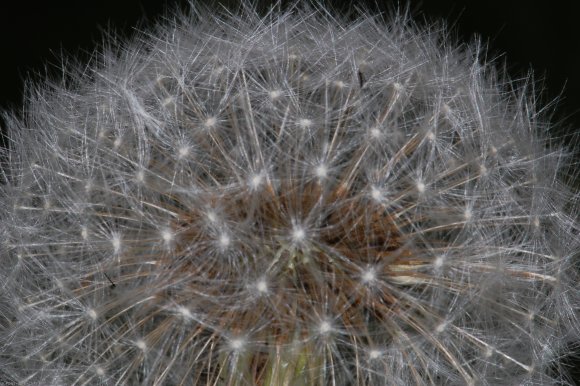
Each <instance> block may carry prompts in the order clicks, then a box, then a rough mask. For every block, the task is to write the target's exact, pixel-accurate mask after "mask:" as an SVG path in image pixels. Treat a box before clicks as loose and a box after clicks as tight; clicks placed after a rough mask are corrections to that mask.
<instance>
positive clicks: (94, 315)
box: [87, 308, 99, 321]
mask: <svg viewBox="0 0 580 386" xmlns="http://www.w3.org/2000/svg"><path fill="white" fill-rule="evenodd" d="M87 316H88V317H89V318H91V319H92V320H93V321H94V320H97V318H98V316H99V315H98V314H97V311H95V310H94V309H93V308H89V309H88V310H87Z"/></svg>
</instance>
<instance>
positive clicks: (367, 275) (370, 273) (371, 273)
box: [362, 268, 376, 284]
mask: <svg viewBox="0 0 580 386" xmlns="http://www.w3.org/2000/svg"><path fill="white" fill-rule="evenodd" d="M375 279H376V273H375V270H374V269H372V268H371V269H369V270H367V271H365V272H363V275H362V281H363V283H365V284H369V283H372V282H373V281H374V280H375Z"/></svg>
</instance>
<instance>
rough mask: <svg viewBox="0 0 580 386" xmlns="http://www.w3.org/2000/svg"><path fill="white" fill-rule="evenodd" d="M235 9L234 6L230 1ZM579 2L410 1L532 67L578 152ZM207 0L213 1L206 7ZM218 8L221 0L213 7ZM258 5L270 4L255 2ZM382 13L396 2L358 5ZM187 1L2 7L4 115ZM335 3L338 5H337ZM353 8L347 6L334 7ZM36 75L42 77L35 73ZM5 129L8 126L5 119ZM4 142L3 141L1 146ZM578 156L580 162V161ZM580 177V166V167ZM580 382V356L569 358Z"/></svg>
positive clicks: (425, 16) (521, 69)
mask: <svg viewBox="0 0 580 386" xmlns="http://www.w3.org/2000/svg"><path fill="white" fill-rule="evenodd" d="M224 2H225V3H228V4H230V5H233V4H236V1H235V0H233V1H224ZM577 2H578V1H577V0H568V1H566V2H554V1H537V2H534V1H530V0H527V1H526V0H513V1H509V0H504V1H498V0H481V1H470V0H455V1H454V0H423V1H413V0H411V1H410V2H409V3H406V2H404V1H403V2H401V4H402V5H405V4H409V6H410V8H411V10H412V11H413V13H414V14H415V17H416V19H418V20H441V19H445V20H447V21H448V24H449V25H450V26H451V27H452V31H453V35H454V36H456V37H457V38H458V39H459V40H461V41H470V40H473V37H474V34H477V35H478V36H480V37H481V39H482V41H483V42H484V43H486V44H487V45H488V47H489V57H498V59H497V60H498V64H502V63H503V62H504V61H505V62H506V63H507V69H508V72H509V74H510V75H511V77H512V78H516V79H518V78H522V77H525V76H526V75H527V74H528V73H529V71H530V70H533V71H534V78H535V80H536V84H537V86H538V88H539V89H540V90H541V92H542V94H541V95H542V97H541V101H543V103H549V102H551V101H553V100H555V99H556V98H558V103H557V111H556V113H555V115H554V118H553V119H554V121H557V122H559V124H558V126H557V127H556V128H555V129H554V130H555V131H554V133H555V134H556V135H557V136H559V137H560V139H561V141H562V142H563V143H565V144H567V145H569V146H572V147H575V148H576V149H580V145H579V144H578V142H580V138H579V137H578V135H580V22H579V20H578V15H579V14H580V13H579V11H580V10H579V9H578V5H576V3H577ZM206 3H207V2H206ZM215 3H216V4H217V1H216V2H215ZM257 3H258V5H259V6H262V5H267V4H269V3H271V1H257ZM363 3H365V4H366V5H367V6H368V7H370V8H372V9H374V10H379V11H384V10H387V9H389V7H392V6H393V5H396V4H397V2H396V1H385V0H384V1H381V0H373V1H362V2H361V1H358V2H357V4H363ZM186 5H187V1H186V0H182V1H181V0H174V1H172V0H157V1H147V0H141V1H139V0H77V1H39V2H38V3H37V4H29V3H27V2H21V3H19V4H18V3H17V4H15V3H13V2H1V3H0V44H1V46H0V110H6V109H13V110H16V111H20V110H21V109H22V98H23V90H24V80H25V79H26V78H28V77H29V76H30V75H33V76H35V77H36V78H37V79H38V78H39V76H38V74H45V73H47V72H48V74H49V76H52V77H58V76H59V71H58V68H59V66H60V63H61V59H60V58H61V57H62V56H63V54H64V55H65V56H67V57H80V58H81V62H83V61H88V58H89V57H90V54H91V53H92V52H94V50H95V48H97V47H98V46H99V42H101V41H102V39H103V36H104V32H105V31H109V30H111V29H112V30H113V31H117V32H120V33H122V34H124V35H131V34H132V33H133V31H134V28H135V26H137V25H141V26H142V27H140V28H142V29H147V26H148V25H151V24H153V22H154V21H155V20H157V19H158V18H159V17H160V16H161V15H163V13H164V10H165V9H166V8H168V7H169V8H170V9H171V8H173V7H176V6H177V7H180V8H182V9H186V8H187V6H186ZM335 5H336V4H335ZM336 7H338V8H343V9H344V8H348V5H346V4H338V5H336ZM34 74H36V75H34ZM0 125H3V122H2V120H1V118H0ZM1 144H2V141H1V140H0V145H1ZM579 159H580V158H579ZM578 170H579V172H580V166H579V167H578ZM568 363H569V364H570V366H572V367H573V377H574V379H576V382H577V383H578V384H580V365H579V361H578V358H571V357H570V358H568Z"/></svg>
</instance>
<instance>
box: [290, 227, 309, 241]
mask: <svg viewBox="0 0 580 386" xmlns="http://www.w3.org/2000/svg"><path fill="white" fill-rule="evenodd" d="M305 237H306V232H305V231H304V228H302V227H300V226H295V227H294V229H292V240H294V241H295V242H297V243H299V242H301V241H303V240H304V239H305Z"/></svg>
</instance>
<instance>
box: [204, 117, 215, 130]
mask: <svg viewBox="0 0 580 386" xmlns="http://www.w3.org/2000/svg"><path fill="white" fill-rule="evenodd" d="M216 123H217V119H216V118H215V117H209V118H208V119H206V120H205V127H207V128H208V129H211V128H213V127H214V126H215V125H216Z"/></svg>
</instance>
